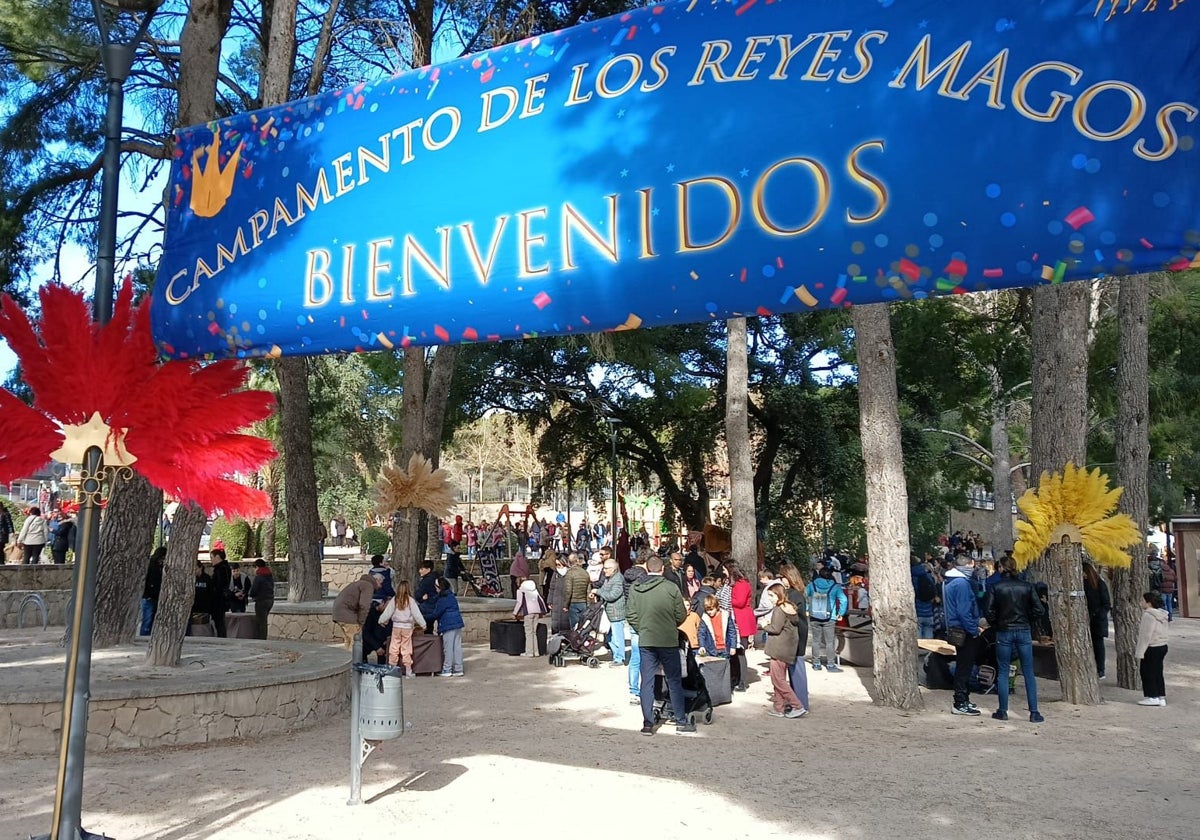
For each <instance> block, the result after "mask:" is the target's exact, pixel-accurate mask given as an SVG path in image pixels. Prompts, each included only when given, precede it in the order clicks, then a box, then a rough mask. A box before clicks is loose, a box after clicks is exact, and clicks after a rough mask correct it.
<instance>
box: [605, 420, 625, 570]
mask: <svg viewBox="0 0 1200 840" xmlns="http://www.w3.org/2000/svg"><path fill="white" fill-rule="evenodd" d="M604 422H605V423H607V424H608V435H609V437H610V438H611V439H612V523H611V524H610V526H609V530H610V538H611V540H612V545H613V548H616V545H617V426H619V425H621V421H620V420H618V419H617V418H615V417H605V418H604Z"/></svg>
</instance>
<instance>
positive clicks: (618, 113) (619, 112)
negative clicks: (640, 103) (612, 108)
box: [617, 108, 625, 119]
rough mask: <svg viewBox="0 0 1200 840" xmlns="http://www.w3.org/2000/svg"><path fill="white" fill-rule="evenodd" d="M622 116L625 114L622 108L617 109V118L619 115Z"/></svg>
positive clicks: (619, 117)
mask: <svg viewBox="0 0 1200 840" xmlns="http://www.w3.org/2000/svg"><path fill="white" fill-rule="evenodd" d="M623 116H625V109H624V108H622V109H621V110H620V111H617V119H621V117H623Z"/></svg>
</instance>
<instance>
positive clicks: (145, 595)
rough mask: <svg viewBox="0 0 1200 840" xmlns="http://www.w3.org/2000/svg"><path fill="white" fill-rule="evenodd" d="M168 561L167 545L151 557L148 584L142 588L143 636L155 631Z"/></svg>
mask: <svg viewBox="0 0 1200 840" xmlns="http://www.w3.org/2000/svg"><path fill="white" fill-rule="evenodd" d="M166 559H167V547H166V546H165V545H160V546H159V547H158V548H156V549H154V553H153V554H151V555H150V568H148V569H146V583H145V585H143V586H142V626H141V627H140V628H139V629H138V633H140V634H141V635H143V636H149V635H150V631H151V630H153V629H154V616H155V615H156V614H157V613H158V593H159V592H160V591H161V590H162V575H163V563H164V562H165V561H166ZM206 586H207V585H206Z"/></svg>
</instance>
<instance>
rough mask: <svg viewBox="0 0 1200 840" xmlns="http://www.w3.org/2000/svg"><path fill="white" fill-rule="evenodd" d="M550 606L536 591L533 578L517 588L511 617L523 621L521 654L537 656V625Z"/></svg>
mask: <svg viewBox="0 0 1200 840" xmlns="http://www.w3.org/2000/svg"><path fill="white" fill-rule="evenodd" d="M548 612H550V608H549V607H547V606H546V602H545V601H544V600H543V599H542V596H541V594H540V593H539V592H538V585H537V583H536V582H535V581H533V580H526V581H525V582H524V583H522V584H521V586H520V588H519V589H518V590H517V605H516V607H515V608H514V609H513V618H519V619H521V620H522V621H523V622H524V623H525V650H524V651H523V652H522V653H521V656H537V655H538V647H537V626H538V622H540V621H541V620H542V619H543V618H545V617H546V613H548Z"/></svg>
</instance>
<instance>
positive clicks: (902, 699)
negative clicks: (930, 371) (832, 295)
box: [851, 303, 925, 709]
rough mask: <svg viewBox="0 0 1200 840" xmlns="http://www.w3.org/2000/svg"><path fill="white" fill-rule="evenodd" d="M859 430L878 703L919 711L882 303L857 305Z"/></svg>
mask: <svg viewBox="0 0 1200 840" xmlns="http://www.w3.org/2000/svg"><path fill="white" fill-rule="evenodd" d="M851 312H852V314H853V316H854V335H855V339H854V342H855V346H856V348H857V350H858V404H859V430H860V434H861V436H862V457H863V468H864V471H865V473H866V485H867V551H868V553H869V554H870V557H871V607H872V611H873V617H874V633H873V634H872V635H873V650H874V655H875V668H874V676H875V699H876V702H878V703H880V704H882V705H885V706H891V707H893V708H897V709H921V708H924V705H925V703H924V701H923V700H922V699H921V689H920V683H919V681H918V677H917V661H918V660H917V612H916V602H915V601H914V598H913V587H912V573H911V572H910V571H909V537H908V485H907V483H906V481H905V477H904V453H903V451H902V449H901V445H900V413H899V412H900V404H899V398H898V396H897V393H896V349H895V346H894V345H893V344H892V327H891V323H890V321H889V320H888V309H887V305H886V304H882V303H875V304H870V305H867V306H855V307H853V308H852V309H851Z"/></svg>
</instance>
